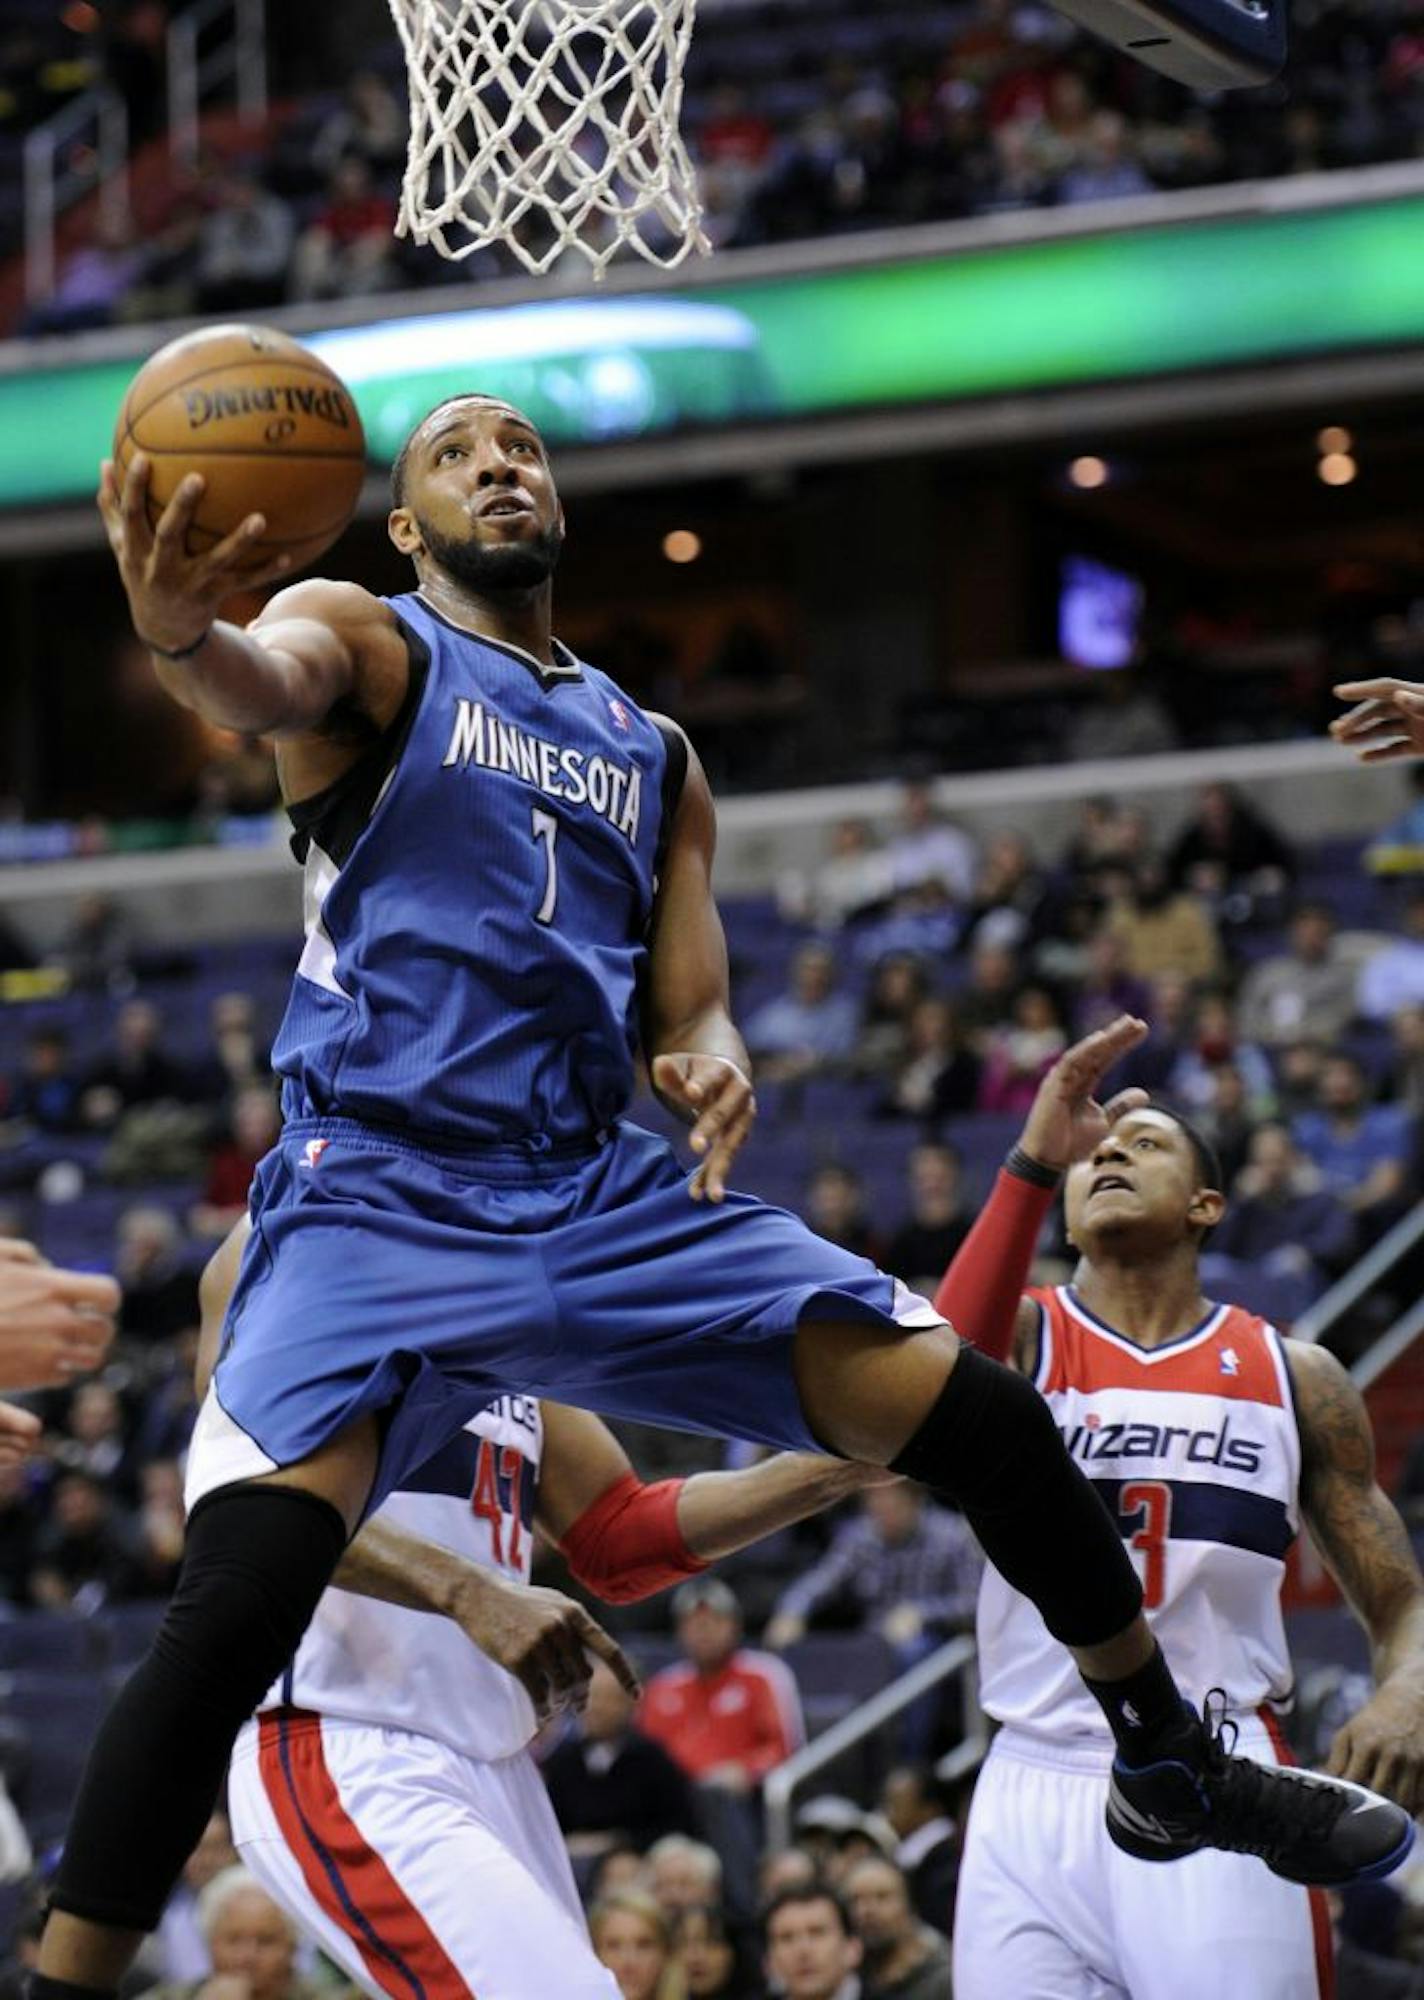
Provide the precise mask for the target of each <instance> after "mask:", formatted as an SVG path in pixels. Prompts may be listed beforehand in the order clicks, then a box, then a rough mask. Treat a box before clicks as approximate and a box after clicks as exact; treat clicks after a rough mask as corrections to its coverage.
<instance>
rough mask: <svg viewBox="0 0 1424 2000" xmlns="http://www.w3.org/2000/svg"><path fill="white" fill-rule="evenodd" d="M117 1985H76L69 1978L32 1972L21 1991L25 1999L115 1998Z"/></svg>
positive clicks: (88, 1999)
mask: <svg viewBox="0 0 1424 2000" xmlns="http://www.w3.org/2000/svg"><path fill="white" fill-rule="evenodd" d="M118 1990H119V1989H118V1988H117V1986H76V1985H75V1984H74V1983H73V1981H72V1980H69V1979H49V1978H46V1976H45V1974H44V1973H43V1972H32V1973H30V1975H29V1977H28V1978H27V1979H26V1980H25V1983H24V1986H23V1988H22V1991H23V1993H24V1995H25V2000H117V1996H118Z"/></svg>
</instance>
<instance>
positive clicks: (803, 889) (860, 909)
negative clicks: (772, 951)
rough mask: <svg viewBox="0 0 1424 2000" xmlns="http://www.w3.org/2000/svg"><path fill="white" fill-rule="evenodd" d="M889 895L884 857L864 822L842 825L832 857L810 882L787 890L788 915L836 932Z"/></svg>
mask: <svg viewBox="0 0 1424 2000" xmlns="http://www.w3.org/2000/svg"><path fill="white" fill-rule="evenodd" d="M890 893H891V883H890V871H889V869H888V867H887V866H886V862H885V856H884V853H883V852H882V850H881V849H879V848H878V847H877V846H876V845H875V842H874V839H873V838H872V835H871V831H870V828H869V827H868V826H867V825H866V823H865V821H864V820H863V819H843V820H838V821H837V822H836V825H835V826H834V828H833V829H832V831H831V854H830V859H829V860H828V861H823V862H822V863H821V865H820V867H819V868H817V869H816V870H815V871H814V873H813V874H812V876H811V879H810V881H809V883H808V882H804V881H797V882H794V883H792V884H790V885H788V890H787V904H788V907H787V914H788V915H790V916H794V917H798V918H799V917H808V918H809V919H810V920H811V922H812V923H814V924H818V925H820V927H821V929H822V930H838V929H839V928H840V926H841V925H842V924H844V923H849V922H850V920H851V919H852V918H853V917H858V916H860V915H862V914H863V913H864V912H865V911H866V910H872V909H875V908H876V907H877V906H878V905H879V904H881V903H884V902H887V901H888V900H889V897H890Z"/></svg>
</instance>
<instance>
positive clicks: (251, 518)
mask: <svg viewBox="0 0 1424 2000" xmlns="http://www.w3.org/2000/svg"><path fill="white" fill-rule="evenodd" d="M149 473H150V468H149V462H148V460H147V459H146V458H145V457H144V455H143V453H142V452H135V454H134V456H133V458H132V459H131V460H130V462H129V468H128V471H127V473H126V474H125V475H124V476H123V478H122V480H121V479H120V477H119V473H118V469H117V467H116V466H115V464H114V462H113V460H112V459H107V458H106V459H105V460H104V463H103V466H102V468H101V470H100V474H99V496H98V498H99V512H100V514H101V515H102V516H103V519H104V528H105V531H106V533H107V534H108V537H109V547H110V548H111V549H112V550H113V552H114V560H115V561H116V562H117V563H118V565H119V575H120V576H121V578H122V579H123V585H124V589H125V591H126V592H127V594H128V600H129V613H130V616H131V617H132V619H133V625H134V630H135V631H136V632H137V633H138V635H139V637H140V638H142V639H146V640H148V641H149V642H150V643H151V644H153V645H154V646H156V647H158V648H159V649H160V650H161V651H164V652H174V653H181V652H182V651H183V650H184V648H185V647H188V646H191V645H192V644H193V642H194V641H195V640H196V639H200V638H201V637H202V635H203V633H204V632H206V630H207V629H208V627H209V626H210V625H211V624H212V622H213V620H214V619H215V618H216V617H217V615H218V612H219V610H220V609H221V607H222V604H223V601H224V600H225V599H226V598H228V597H231V595H232V593H233V592H234V591H235V590H240V589H249V590H250V589H252V588H253V587H254V586H257V585H261V584H264V583H272V582H274V581H275V580H276V578H277V577H279V576H281V575H283V573H284V572H285V571H286V570H288V569H289V568H290V567H291V557H290V556H288V555H280V556H277V557H275V558H274V559H273V561H272V562H271V563H269V564H267V565H266V566H265V567H254V566H253V565H252V560H251V549H252V544H253V543H254V542H256V541H257V540H258V539H259V537H260V536H261V535H262V533H263V531H264V529H265V528H266V525H267V524H266V521H265V520H264V518H263V516H262V515H261V514H249V515H248V516H247V519H246V520H245V521H243V522H241V523H240V524H239V525H238V526H237V527H236V528H235V529H234V530H233V532H232V533H231V534H230V535H228V536H226V537H225V538H224V539H223V540H222V541H220V542H218V543H217V544H216V545H215V546H214V547H213V548H211V549H205V550H203V551H202V552H201V553H199V554H193V553H191V552H190V551H189V548H188V531H189V529H190V528H191V527H192V525H193V522H194V519H195V517H196V515H197V511H198V504H199V502H200V501H201V499H202V497H203V492H204V486H205V482H204V480H203V477H202V474H201V473H197V472H191V473H189V474H188V476H187V478H186V479H184V480H182V481H181V482H180V484H179V486H178V489H177V491H176V492H175V493H174V495H173V498H172V499H171V500H170V501H169V503H168V505H167V506H166V507H165V508H164V510H163V512H162V514H161V515H160V516H159V520H158V525H157V526H156V527H155V526H153V525H152V524H151V522H150V520H149V517H148V482H149Z"/></svg>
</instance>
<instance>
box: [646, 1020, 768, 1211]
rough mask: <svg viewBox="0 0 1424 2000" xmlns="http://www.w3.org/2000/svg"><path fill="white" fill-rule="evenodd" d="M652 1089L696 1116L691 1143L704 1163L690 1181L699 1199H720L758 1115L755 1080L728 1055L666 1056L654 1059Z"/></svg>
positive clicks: (690, 1188)
mask: <svg viewBox="0 0 1424 2000" xmlns="http://www.w3.org/2000/svg"><path fill="white" fill-rule="evenodd" d="M652 1079H653V1087H654V1089H655V1090H656V1091H657V1092H658V1094H659V1096H660V1097H663V1098H665V1099H666V1100H667V1101H668V1102H669V1103H670V1104H674V1105H676V1106H677V1107H678V1108H679V1109H681V1110H683V1111H685V1112H687V1113H688V1115H689V1116H690V1117H691V1119H692V1137H691V1139H690V1141H689V1143H690V1145H691V1147H692V1150H693V1152H694V1153H698V1154H700V1155H701V1156H702V1160H701V1165H700V1166H699V1167H698V1169H697V1171H696V1173H695V1174H694V1175H693V1176H692V1179H691V1180H690V1181H689V1182H688V1184H687V1191H688V1193H689V1194H690V1195H691V1196H692V1199H693V1200H694V1201H701V1200H702V1198H703V1196H704V1195H705V1196H706V1197H707V1199H708V1201H720V1200H721V1199H722V1196H723V1195H724V1194H725V1193H726V1191H727V1170H728V1168H729V1167H730V1166H731V1164H732V1161H733V1160H734V1159H735V1158H736V1156H737V1154H738V1153H739V1152H740V1151H741V1149H742V1145H743V1143H744V1141H745V1139H746V1137H747V1134H748V1133H749V1132H750V1131H751V1129H752V1121H753V1119H754V1118H755V1117H756V1109H757V1106H756V1097H755V1095H754V1094H753V1091H752V1086H751V1079H750V1077H748V1076H747V1075H746V1074H745V1072H744V1071H743V1070H741V1069H739V1068H738V1067H737V1065H736V1063H734V1062H733V1061H732V1060H731V1058H730V1057H729V1056H705V1055H691V1054H688V1055H682V1054H674V1055H661V1056H654V1057H653V1062H652Z"/></svg>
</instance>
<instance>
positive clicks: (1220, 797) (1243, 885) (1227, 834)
mask: <svg viewBox="0 0 1424 2000" xmlns="http://www.w3.org/2000/svg"><path fill="white" fill-rule="evenodd" d="M1167 873H1168V876H1169V877H1170V879H1171V881H1172V884H1173V886H1174V887H1175V888H1179V889H1190V890H1192V891H1193V892H1194V893H1195V894H1196V895H1198V896H1206V897H1209V898H1210V899H1211V900H1212V901H1213V902H1218V903H1219V902H1220V901H1221V900H1222V899H1223V898H1225V897H1227V896H1229V895H1231V894H1233V893H1234V894H1238V895H1243V896H1245V897H1246V898H1247V899H1248V900H1249V902H1250V903H1252V904H1254V903H1255V902H1256V901H1257V900H1259V899H1260V898H1261V897H1262V896H1278V895H1280V894H1281V893H1282V892H1283V891H1284V889H1285V888H1286V887H1287V885H1288V884H1289V882H1290V881H1291V878H1292V877H1293V876H1294V874H1295V855H1294V854H1293V852H1292V851H1291V848H1290V846H1289V844H1288V843H1287V842H1286V840H1285V839H1284V838H1283V837H1282V836H1281V835H1280V834H1279V833H1278V832H1277V831H1276V829H1275V827H1273V826H1272V825H1271V823H1270V821H1269V820H1267V819H1265V818H1264V817H1263V816H1262V815H1261V814H1260V813H1258V812H1257V811H1256V810H1255V808H1254V807H1253V806H1250V805H1248V804H1247V802H1246V801H1245V799H1243V798H1242V796H1241V794H1240V792H1238V791H1237V789H1236V787H1235V786H1234V785H1222V784H1213V785H1203V786H1202V789H1201V791H1200V793H1199V794H1198V797H1197V810H1196V813H1195V815H1194V817H1193V818H1191V819H1190V820H1188V821H1187V824H1186V825H1185V826H1184V827H1183V828H1182V830H1181V832H1180V833H1179V834H1178V835H1177V838H1176V839H1175V840H1174V841H1173V843H1172V847H1171V850H1170V852H1169V853H1168V856H1167Z"/></svg>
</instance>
